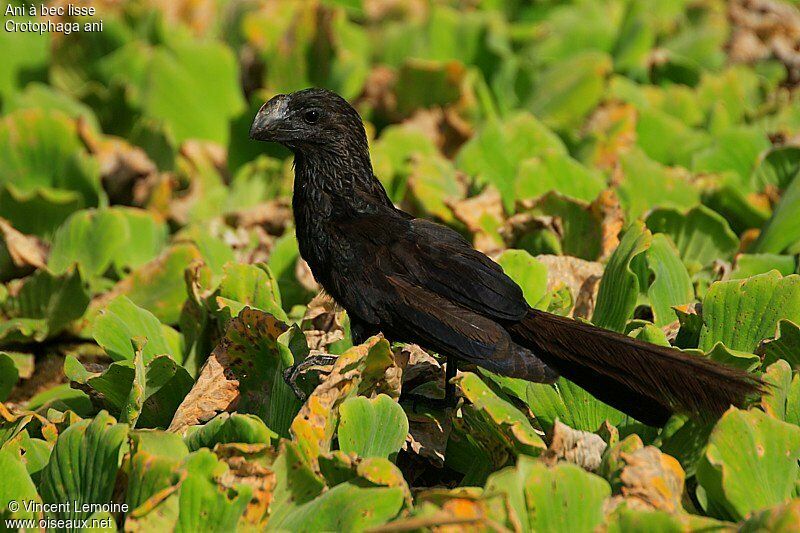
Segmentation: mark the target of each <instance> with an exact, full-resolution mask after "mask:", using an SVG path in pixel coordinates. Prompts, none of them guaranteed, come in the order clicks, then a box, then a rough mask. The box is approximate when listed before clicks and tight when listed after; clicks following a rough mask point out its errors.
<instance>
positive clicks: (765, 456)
mask: <svg viewBox="0 0 800 533" xmlns="http://www.w3.org/2000/svg"><path fill="white" fill-rule="evenodd" d="M798 459H800V427H797V426H794V425H791V424H787V423H785V422H781V421H780V420H776V419H774V418H772V417H770V416H769V415H767V414H765V413H763V412H761V411H757V410H751V411H740V410H738V409H730V410H729V411H728V412H727V413H725V415H724V416H723V417H722V418H721V419H720V420H719V422H717V425H716V426H715V427H714V431H713V432H712V433H711V436H710V438H709V440H708V449H707V450H706V453H705V455H704V457H703V459H702V460H701V461H700V464H699V465H698V468H697V481H698V483H699V484H700V486H701V487H702V488H703V489H704V490H705V494H706V497H707V499H708V508H707V510H708V512H709V513H710V514H712V515H714V516H717V517H719V518H723V519H733V520H741V519H742V518H744V517H745V516H747V515H748V514H750V513H751V512H753V511H756V510H758V509H763V508H765V507H770V506H773V505H777V504H779V503H782V502H784V501H787V500H788V499H789V498H790V497H791V496H792V493H793V491H794V487H795V480H796V479H797V474H798V464H797V461H798Z"/></svg>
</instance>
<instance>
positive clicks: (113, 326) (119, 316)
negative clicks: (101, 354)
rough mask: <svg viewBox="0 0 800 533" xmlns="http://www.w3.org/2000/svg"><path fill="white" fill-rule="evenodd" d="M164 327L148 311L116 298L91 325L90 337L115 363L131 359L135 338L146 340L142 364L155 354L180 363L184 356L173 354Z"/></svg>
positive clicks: (124, 298)
mask: <svg viewBox="0 0 800 533" xmlns="http://www.w3.org/2000/svg"><path fill="white" fill-rule="evenodd" d="M165 328H166V326H163V325H162V324H161V323H160V322H159V321H158V319H157V318H156V317H155V315H153V314H152V313H151V312H149V311H147V310H145V309H142V308H141V307H139V306H137V305H136V304H134V303H133V302H132V301H131V300H130V299H129V298H128V297H126V296H119V297H117V298H115V299H113V300H112V301H111V302H110V303H109V304H108V305H107V306H106V307H105V308H103V309H102V310H101V311H100V314H99V315H98V317H97V318H96V319H95V321H94V323H93V325H92V337H93V338H94V340H95V341H97V344H99V345H100V346H102V347H103V349H104V350H105V351H106V353H107V354H108V355H109V357H111V358H112V359H113V360H115V361H121V360H126V359H129V360H132V359H133V356H134V350H133V348H132V347H131V339H132V338H134V337H144V338H146V339H147V345H146V346H145V347H144V352H143V355H144V359H143V362H144V364H145V365H147V364H149V363H150V361H152V360H153V358H154V357H155V356H158V355H168V356H170V357H171V358H172V359H175V360H176V361H181V360H182V359H183V354H181V353H179V352H178V353H175V352H174V348H173V345H172V343H171V342H170V341H169V339H168V337H167V335H168V334H167V333H166V331H167V330H166V329H165Z"/></svg>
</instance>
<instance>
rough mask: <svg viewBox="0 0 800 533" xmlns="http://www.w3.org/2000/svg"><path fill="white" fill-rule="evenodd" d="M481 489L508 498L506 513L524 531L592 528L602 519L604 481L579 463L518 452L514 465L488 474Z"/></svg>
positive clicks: (606, 487)
mask: <svg viewBox="0 0 800 533" xmlns="http://www.w3.org/2000/svg"><path fill="white" fill-rule="evenodd" d="M485 493H487V494H491V493H502V494H505V495H506V497H507V498H508V506H509V513H510V514H512V515H513V516H514V517H515V518H516V520H515V521H510V522H511V523H517V524H520V525H521V527H522V528H523V530H525V531H594V530H595V528H596V527H598V526H599V525H600V524H602V523H603V520H604V514H603V502H604V501H605V499H606V498H607V497H609V496H610V495H611V487H609V485H608V483H606V481H605V480H604V479H602V478H600V477H598V476H596V475H594V474H590V473H588V472H585V471H584V470H582V469H581V468H580V467H579V466H576V465H573V464H568V463H559V464H558V465H556V466H555V467H553V468H548V467H547V466H545V465H544V463H541V462H538V461H535V460H533V459H531V458H530V457H525V456H522V457H520V458H519V459H518V461H517V465H516V467H514V468H505V469H503V470H500V471H499V472H495V473H494V474H492V475H491V476H489V480H488V481H487V482H486V488H485Z"/></svg>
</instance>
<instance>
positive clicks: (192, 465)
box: [175, 449, 253, 532]
mask: <svg viewBox="0 0 800 533" xmlns="http://www.w3.org/2000/svg"><path fill="white" fill-rule="evenodd" d="M185 468H186V479H184V480H183V482H182V483H181V486H180V493H179V496H178V498H179V500H178V523H177V524H176V528H175V529H176V531H187V532H188V531H235V530H236V524H237V523H238V521H239V517H240V516H242V514H243V513H244V511H245V508H246V507H247V504H248V502H249V501H250V498H251V497H252V494H253V489H252V488H251V487H249V486H248V485H246V484H244V483H236V484H233V486H232V487H230V488H227V487H225V486H223V485H221V484H220V483H219V481H218V480H219V478H220V477H221V476H222V475H223V474H225V472H226V471H227V470H228V467H227V465H226V464H225V463H223V462H222V461H220V460H218V459H217V457H216V456H215V455H214V454H213V453H211V452H210V451H209V450H206V449H201V450H198V451H196V452H194V453H192V454H190V455H189V456H188V457H186V459H185Z"/></svg>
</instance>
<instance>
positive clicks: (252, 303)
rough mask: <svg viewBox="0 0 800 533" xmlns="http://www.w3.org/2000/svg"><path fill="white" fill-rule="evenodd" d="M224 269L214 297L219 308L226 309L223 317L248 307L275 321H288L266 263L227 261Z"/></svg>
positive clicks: (233, 314)
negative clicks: (252, 263)
mask: <svg viewBox="0 0 800 533" xmlns="http://www.w3.org/2000/svg"><path fill="white" fill-rule="evenodd" d="M224 272H225V274H224V276H223V278H222V281H221V282H220V285H219V288H218V289H217V296H216V300H217V303H218V305H219V306H220V308H222V309H224V308H228V316H226V317H225V319H226V320H227V319H230V317H231V316H236V315H238V314H239V313H240V312H241V310H242V309H244V308H245V307H248V306H249V307H252V308H255V309H259V310H261V311H265V312H267V313H269V314H271V315H273V316H274V317H275V318H277V319H278V320H282V321H287V320H288V319H287V317H286V313H285V312H284V311H283V309H282V308H281V295H280V291H279V290H278V281H277V280H276V279H275V276H273V275H272V272H271V271H270V269H269V267H268V266H267V265H265V264H264V263H257V264H255V265H245V264H238V263H228V264H227V265H225V267H224Z"/></svg>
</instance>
